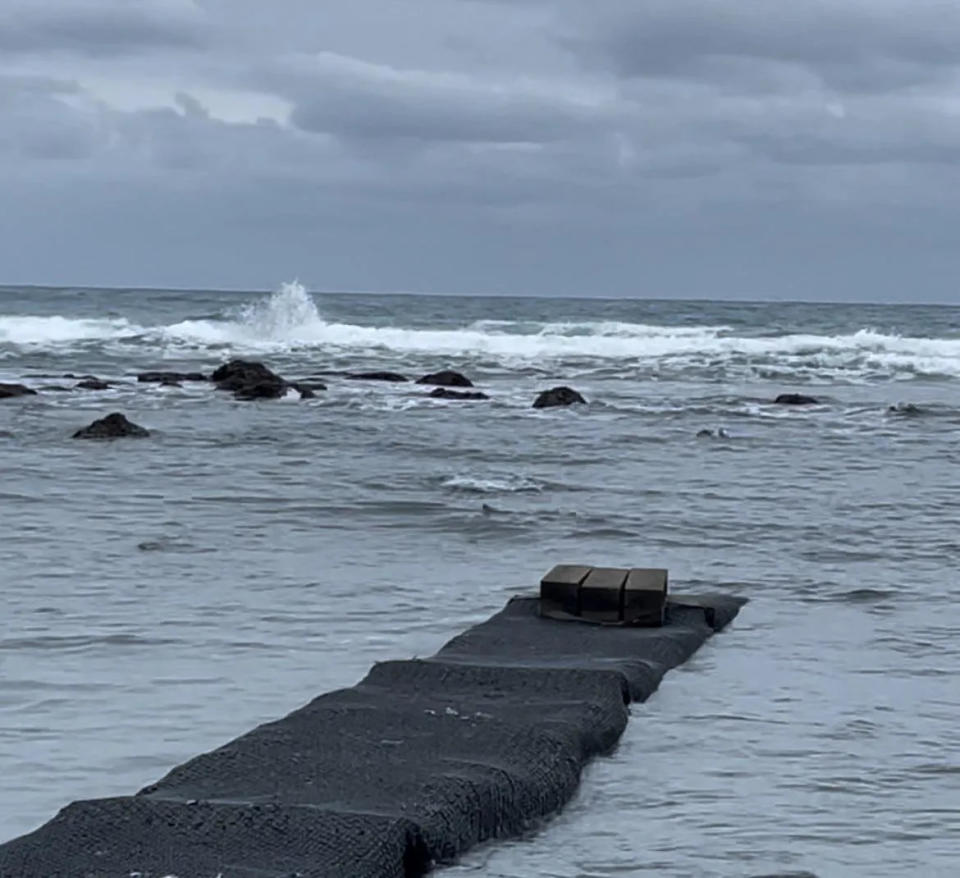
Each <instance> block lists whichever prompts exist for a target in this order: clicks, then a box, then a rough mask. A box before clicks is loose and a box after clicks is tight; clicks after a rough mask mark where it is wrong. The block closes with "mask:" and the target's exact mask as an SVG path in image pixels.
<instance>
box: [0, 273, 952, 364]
mask: <svg viewBox="0 0 960 878" xmlns="http://www.w3.org/2000/svg"><path fill="white" fill-rule="evenodd" d="M95 341H103V342H104V343H106V344H108V345H109V346H110V347H111V349H114V348H116V347H117V346H120V347H121V348H128V349H129V350H130V352H131V353H133V352H144V350H145V349H147V350H149V349H151V348H159V349H160V350H161V351H163V352H168V353H172V354H178V353H180V354H185V353H190V354H191V355H196V354H199V355H206V356H211V355H214V354H213V352H214V351H216V352H217V353H216V354H215V355H216V356H217V357H220V356H222V353H221V352H223V351H224V350H226V351H230V352H233V351H235V352H237V353H240V354H244V353H246V354H256V353H261V354H264V355H266V354H270V353H277V352H284V353H285V352H296V351H300V350H306V351H309V350H312V349H317V348H320V349H322V350H323V351H324V352H325V353H330V354H331V355H341V354H344V355H365V354H370V355H376V354H378V353H389V354H391V355H393V356H398V355H399V356H404V355H424V356H438V355H439V356H445V357H451V358H454V357H463V358H471V359H474V360H477V359H493V360H496V361H499V362H501V363H503V364H504V365H508V366H509V365H513V366H518V367H519V366H523V365H525V364H531V363H537V364H538V365H539V364H541V363H545V364H551V363H555V362H558V361H563V362H564V363H566V364H568V365H571V366H575V365H576V364H577V363H578V362H584V363H586V362H587V361H589V365H590V366H591V368H597V367H602V364H603V363H606V364H607V367H611V366H615V367H616V369H617V371H618V372H620V371H621V370H623V369H624V368H625V367H636V368H640V369H648V370H650V371H651V372H652V373H653V374H657V373H660V374H669V373H671V372H676V371H685V370H688V369H691V370H698V371H707V372H710V373H713V374H716V375H717V376H718V377H721V378H723V377H730V376H750V377H760V378H784V377H790V376H794V377H798V378H804V377H810V378H819V377H834V378H838V377H845V376H846V377H856V376H859V377H865V378H870V377H876V378H889V377H912V376H915V375H927V376H945V377H955V376H960V339H958V338H920V337H909V336H900V335H893V334H886V333H883V332H880V331H877V330H874V329H869V328H864V329H860V330H859V331H857V332H852V333H846V334H836V335H826V334H823V335H818V334H812V333H791V334H783V335H769V336H754V335H745V334H737V333H736V332H735V330H733V329H732V328H731V327H729V326H723V325H705V326H666V325H656V324H646V323H630V322H617V321H589V320H586V321H559V322H537V321H509V320H481V321H475V322H473V323H469V324H466V325H463V326H459V327H450V328H413V327H400V326H370V325H360V324H353V323H342V322H337V321H331V320H327V319H325V318H324V317H323V315H322V314H321V313H320V312H319V310H318V309H317V306H316V303H315V301H314V299H313V297H312V296H311V295H310V294H309V293H308V292H307V291H306V290H305V289H304V287H303V286H302V285H300V284H299V283H296V282H294V283H289V284H284V285H283V286H282V287H281V288H280V289H279V290H278V291H277V292H276V293H274V294H273V295H271V296H269V297H267V298H265V299H263V300H260V301H258V302H254V303H252V304H248V305H246V306H244V307H242V308H239V309H236V310H235V311H233V312H232V313H230V314H227V315H225V316H223V317H220V318H204V319H194V320H184V321H180V322H177V323H172V324H170V325H165V326H153V327H144V326H140V325H137V324H134V323H131V322H130V321H128V320H126V319H124V318H110V319H80V318H69V317H63V316H53V317H37V316H0V351H3V349H4V348H7V349H9V348H10V347H11V346H12V347H14V348H23V347H28V348H44V347H50V348H57V349H59V348H61V347H62V346H63V345H67V344H71V343H87V342H95ZM204 352H209V353H206V354H205V353H204ZM598 361H600V362H598Z"/></svg>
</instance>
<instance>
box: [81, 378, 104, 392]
mask: <svg viewBox="0 0 960 878" xmlns="http://www.w3.org/2000/svg"><path fill="white" fill-rule="evenodd" d="M76 386H77V387H78V388H79V389H82V390H108V389H109V388H110V384H109V383H108V382H106V381H101V380H100V379H99V378H87V379H86V380H85V381H81V382H80V383H79V384H77V385H76Z"/></svg>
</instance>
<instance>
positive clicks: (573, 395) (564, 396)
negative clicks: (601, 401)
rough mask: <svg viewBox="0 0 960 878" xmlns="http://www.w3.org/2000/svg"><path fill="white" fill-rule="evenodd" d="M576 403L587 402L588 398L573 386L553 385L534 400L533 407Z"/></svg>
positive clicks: (543, 407) (551, 406) (542, 407)
mask: <svg viewBox="0 0 960 878" xmlns="http://www.w3.org/2000/svg"><path fill="white" fill-rule="evenodd" d="M574 403H586V400H585V399H584V398H583V397H582V396H581V395H580V394H579V393H577V391H576V390H574V389H573V388H572V387H552V388H550V390H544V391H543V392H542V393H540V395H539V396H537V398H536V399H535V400H534V401H533V407H534V408H535V409H546V408H553V407H554V406H558V405H573V404H574Z"/></svg>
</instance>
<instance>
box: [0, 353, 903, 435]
mask: <svg viewBox="0 0 960 878" xmlns="http://www.w3.org/2000/svg"><path fill="white" fill-rule="evenodd" d="M63 377H64V378H71V379H74V380H77V382H78V383H77V384H75V385H74V388H76V389H83V390H107V389H109V388H110V387H111V386H113V385H111V384H110V383H109V382H107V381H102V380H100V379H99V378H97V377H96V376H95V375H73V374H67V375H64V376H63ZM344 377H345V378H347V379H349V380H352V381H387V382H397V383H399V382H407V381H409V380H410V379H409V378H408V377H407V376H406V375H401V374H400V373H398V372H388V371H375V372H349V373H346V374H345V375H344ZM137 381H138V382H141V383H149V384H159V385H161V386H166V387H181V386H182V385H183V383H184V382H187V381H207V382H212V383H213V384H214V385H215V386H216V388H217V389H218V390H223V391H227V392H230V393H232V394H233V396H234V398H236V399H240V400H257V399H280V398H282V397H285V396H287V395H288V394H289V393H291V392H294V393H297V394H299V396H300V398H301V399H310V398H312V397H314V396H316V391H319V390H326V389H327V386H326V384H324V383H322V382H320V381H313V380H311V381H309V382H305V381H290V380H288V379H286V378H283V377H282V376H280V375H278V374H277V373H276V372H274V371H273V370H271V369H269V368H268V367H267V366H265V365H264V364H263V363H258V362H254V361H250V360H239V359H234V360H230V361H229V362H227V363H224V364H223V365H222V366H220V367H219V368H217V369H216V370H215V371H214V372H213V373H212V374H211V375H209V376H208V375H205V374H203V373H202V372H171V371H153V372H141V373H140V374H138V375H137ZM414 383H416V384H424V385H429V386H432V387H433V388H434V389H433V390H432V391H431V392H430V393H429V394H428V395H429V396H430V397H431V398H432V399H443V400H454V401H479V400H487V399H490V397H489V396H488V395H487V394H486V393H484V392H482V391H480V390H461V389H456V388H472V387H473V382H472V381H471V380H470V379H469V378H467V377H466V376H465V375H463V374H462V373H460V372H456V371H454V370H453V369H442V370H441V371H439V372H432V373H430V374H429V375H424V376H422V377H421V378H417V379H416V381H415V382H414ZM44 389H45V390H69V389H70V388H67V387H48V388H44ZM36 393H37V391H36V390H34V389H32V388H30V387H27V386H25V385H23V384H2V383H0V399H4V398H7V397H14V396H28V395H36ZM586 402H587V401H586V399H584V398H583V396H582V394H580V393H579V392H578V391H576V390H574V389H573V388H572V387H566V386H559V387H551V388H549V389H548V390H543V391H541V392H540V393H539V394H538V395H537V397H536V399H535V400H534V401H533V408H535V409H544V408H555V407H561V406H570V405H583V404H585V403H586ZM773 402H774V404H775V405H789V406H806V405H818V404H819V402H820V401H819V400H818V399H816V398H815V397H812V396H807V395H805V394H802V393H783V394H780V395H779V396H778V397H777V398H776V399H775V400H774V401H773ZM891 411H896V412H897V413H898V414H899V413H901V412H902V413H903V414H907V415H911V414H914V412H913V411H910V410H909V408H907V407H905V408H904V409H902V410H894V409H891ZM149 435H150V434H149V432H148V431H147V430H145V429H144V428H143V427H140V426H138V425H136V424H133V423H131V422H130V421H128V420H127V419H126V418H125V417H124V416H123V415H122V414H120V413H119V412H114V413H113V414H110V415H108V416H107V417H105V418H101V419H100V420H98V421H94V422H93V423H92V424H90V425H89V426H87V427H84V428H83V429H82V430H78V431H77V432H76V433H74V438H75V439H113V438H119V437H128V436H129V437H143V436H149ZM698 436H699V437H702V438H707V437H708V436H715V437H717V438H726V431H725V430H722V429H720V430H718V431H716V432H714V431H712V430H701V431H700V433H699V434H698Z"/></svg>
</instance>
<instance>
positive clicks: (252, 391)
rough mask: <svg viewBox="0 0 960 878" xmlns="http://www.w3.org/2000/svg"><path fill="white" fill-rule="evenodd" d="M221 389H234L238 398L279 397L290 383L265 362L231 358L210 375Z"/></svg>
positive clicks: (284, 392) (283, 394)
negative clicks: (264, 363) (265, 364)
mask: <svg viewBox="0 0 960 878" xmlns="http://www.w3.org/2000/svg"><path fill="white" fill-rule="evenodd" d="M210 380H211V381H213V382H214V383H215V384H216V385H217V388H218V389H219V390H232V391H233V395H234V396H235V397H236V398H237V399H279V398H280V397H282V396H285V395H286V392H287V389H288V388H289V386H290V385H289V384H288V383H287V382H286V381H284V380H283V378H281V377H280V376H279V375H277V373H276V372H272V371H271V370H270V369H268V368H267V367H266V366H264V365H263V363H253V362H250V361H248V360H231V361H230V362H229V363H224V364H223V365H222V366H221V367H220V368H219V369H217V370H216V371H215V372H214V373H213V375H211V376H210Z"/></svg>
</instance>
